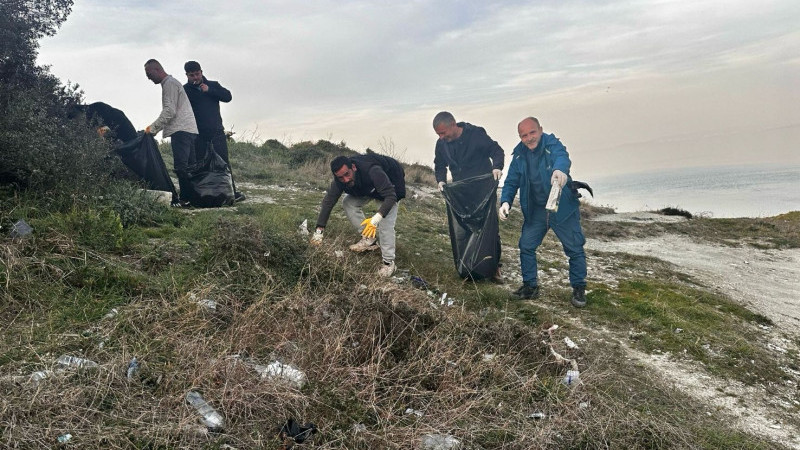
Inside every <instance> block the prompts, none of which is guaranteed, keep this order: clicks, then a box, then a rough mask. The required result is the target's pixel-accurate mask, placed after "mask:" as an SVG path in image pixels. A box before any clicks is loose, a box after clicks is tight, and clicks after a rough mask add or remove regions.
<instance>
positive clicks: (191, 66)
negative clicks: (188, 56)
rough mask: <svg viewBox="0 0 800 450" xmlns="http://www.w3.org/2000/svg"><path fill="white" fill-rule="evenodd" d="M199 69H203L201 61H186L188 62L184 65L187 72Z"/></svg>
mask: <svg viewBox="0 0 800 450" xmlns="http://www.w3.org/2000/svg"><path fill="white" fill-rule="evenodd" d="M199 70H203V69H201V68H200V63H199V62H197V61H186V64H184V65H183V71H184V72H186V73H189V72H197V71H199Z"/></svg>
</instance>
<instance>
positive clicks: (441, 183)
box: [439, 181, 444, 192]
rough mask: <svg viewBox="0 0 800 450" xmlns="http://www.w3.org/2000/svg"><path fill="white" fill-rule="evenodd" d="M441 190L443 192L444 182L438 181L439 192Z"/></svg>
mask: <svg viewBox="0 0 800 450" xmlns="http://www.w3.org/2000/svg"><path fill="white" fill-rule="evenodd" d="M443 190H444V181H440V182H439V192H442V191H443Z"/></svg>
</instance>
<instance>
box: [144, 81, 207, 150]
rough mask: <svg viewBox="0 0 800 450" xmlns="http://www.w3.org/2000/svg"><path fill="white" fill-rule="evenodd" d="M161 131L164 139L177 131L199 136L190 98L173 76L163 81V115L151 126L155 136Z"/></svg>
mask: <svg viewBox="0 0 800 450" xmlns="http://www.w3.org/2000/svg"><path fill="white" fill-rule="evenodd" d="M161 130H164V133H163V136H164V137H169V136H171V135H172V134H174V133H175V132H177V131H186V132H189V133H194V134H197V122H195V120H194V112H192V105H191V104H190V103H189V97H187V96H186V92H185V91H184V90H183V85H182V84H181V83H180V81H178V80H176V79H175V78H173V77H172V75H167V77H166V78H164V79H163V80H161V114H159V115H158V118H157V119H156V120H155V122H153V123H152V125H150V131H151V132H152V133H153V134H156V133H158V132H159V131H161Z"/></svg>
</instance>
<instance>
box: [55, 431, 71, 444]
mask: <svg viewBox="0 0 800 450" xmlns="http://www.w3.org/2000/svg"><path fill="white" fill-rule="evenodd" d="M70 439H72V435H71V434H69V433H67V434H62V435H61V436H59V437H58V443H59V444H66V443H67V442H69V440H70Z"/></svg>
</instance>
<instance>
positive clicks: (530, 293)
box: [514, 284, 539, 300]
mask: <svg viewBox="0 0 800 450" xmlns="http://www.w3.org/2000/svg"><path fill="white" fill-rule="evenodd" d="M514 297H517V298H519V299H520V300H528V299H532V298H539V286H538V285H537V286H530V285H527V284H523V285H522V286H521V287H520V288H519V289H517V290H516V291H514Z"/></svg>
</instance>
